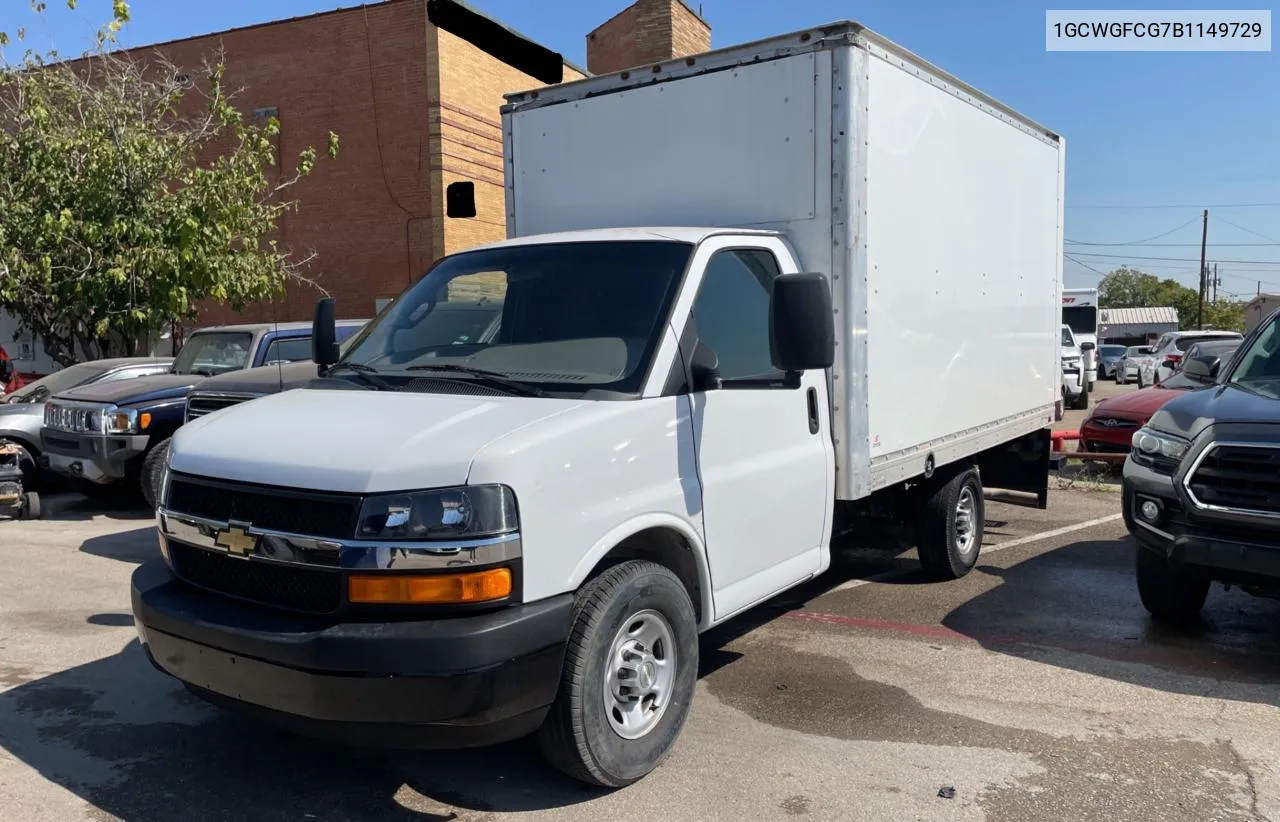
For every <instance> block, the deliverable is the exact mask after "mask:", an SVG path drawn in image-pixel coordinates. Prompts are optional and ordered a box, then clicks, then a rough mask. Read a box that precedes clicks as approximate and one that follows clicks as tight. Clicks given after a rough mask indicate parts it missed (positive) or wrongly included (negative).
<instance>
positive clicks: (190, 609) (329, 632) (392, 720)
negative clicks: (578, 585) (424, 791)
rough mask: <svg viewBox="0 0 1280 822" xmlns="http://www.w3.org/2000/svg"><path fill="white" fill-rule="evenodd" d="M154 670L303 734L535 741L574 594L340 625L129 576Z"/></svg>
mask: <svg viewBox="0 0 1280 822" xmlns="http://www.w3.org/2000/svg"><path fill="white" fill-rule="evenodd" d="M132 598H133V614H134V622H135V624H136V626H137V629H138V634H139V637H140V638H141V640H142V643H143V645H144V646H145V648H146V650H147V654H148V657H149V658H150V660H151V662H152V664H153V665H155V666H156V667H157V668H159V669H160V670H161V671H163V672H164V673H167V674H170V675H171V676H174V677H176V678H177V679H179V680H181V681H182V682H184V683H185V684H186V685H188V686H189V687H190V688H191V689H192V690H194V691H195V692H196V693H197V694H198V695H200V696H202V697H204V698H206V699H208V700H209V701H212V702H214V703H217V704H220V705H223V706H226V707H229V708H232V709H237V710H240V711H242V712H246V713H249V714H252V715H256V716H258V717H260V718H262V719H265V720H267V721H270V722H274V723H275V724H278V725H281V726H284V727H286V728H289V729H291V730H294V731H296V732H299V733H303V734H307V735H310V736H316V737H322V738H327V739H334V740H338V741H343V742H348V743H353V744H360V745H375V746H387V747H408V748H463V747H473V746H478V745H489V744H494V743H497V742H502V741H507V740H510V739H516V738H519V737H522V736H525V735H527V734H529V733H531V732H532V731H534V730H535V729H536V728H537V727H538V726H539V725H540V724H541V723H542V720H543V718H544V717H545V715H546V712H547V709H548V707H549V706H550V704H551V702H552V701H553V700H554V699H555V695H556V692H557V690H558V688H559V683H560V672H561V666H562V663H563V660H564V652H565V644H566V642H567V640H568V635H569V627H570V620H571V609H572V605H573V596H572V595H571V594H564V595H561V596H558V597H553V598H551V599H547V600H543V601H539V602H535V603H529V604H525V605H519V606H512V607H509V608H505V609H502V610H499V611H491V612H486V613H479V614H474V615H466V616H451V617H440V618H433V619H418V620H407V619H399V620H396V621H388V622H369V621H352V622H341V621H337V620H335V619H333V618H325V617H305V616H298V615H293V614H286V613H283V612H280V611H276V610H273V609H268V608H263V607H260V606H256V605H252V604H248V603H243V602H237V601H234V600H229V599H226V598H224V597H220V596H217V595H214V594H209V593H205V592H203V591H200V590H197V589H195V588H192V587H190V586H189V585H186V584H185V583H183V582H181V581H179V580H178V579H176V578H175V577H174V576H173V574H172V573H171V572H170V570H169V569H168V567H167V566H165V564H164V563H163V562H162V561H160V560H155V561H152V562H149V563H147V564H144V565H142V566H139V567H138V568H137V569H136V570H135V571H134V574H133V579H132Z"/></svg>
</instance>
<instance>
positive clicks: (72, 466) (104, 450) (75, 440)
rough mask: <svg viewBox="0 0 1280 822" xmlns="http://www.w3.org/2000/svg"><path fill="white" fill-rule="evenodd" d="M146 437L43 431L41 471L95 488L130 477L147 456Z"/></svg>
mask: <svg viewBox="0 0 1280 822" xmlns="http://www.w3.org/2000/svg"><path fill="white" fill-rule="evenodd" d="M150 439H151V438H150V436H149V435H147V434H110V435H103V434H73V433H69V432H66V431H57V430H50V429H45V430H44V431H42V432H41V434H40V445H41V452H42V453H41V455H40V462H41V465H42V467H44V468H45V469H47V470H50V471H52V472H54V473H55V474H61V475H62V476H66V477H73V478H75V479H85V480H88V481H89V482H93V483H96V484H98V485H108V484H110V483H113V482H120V481H121V480H124V479H126V478H128V477H129V475H130V472H131V471H133V470H134V469H135V467H136V465H137V461H138V460H140V459H141V458H142V456H143V455H144V454H146V452H147V443H148V442H149V441H150Z"/></svg>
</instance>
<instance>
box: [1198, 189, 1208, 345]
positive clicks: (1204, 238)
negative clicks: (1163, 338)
mask: <svg viewBox="0 0 1280 822" xmlns="http://www.w3.org/2000/svg"><path fill="white" fill-rule="evenodd" d="M1208 243H1209V209H1207V208H1206V209H1205V210H1204V228H1202V229H1201V231H1200V303H1199V305H1198V306H1197V307H1196V328H1204V286H1205V282H1204V281H1205V275H1206V274H1207V273H1208V272H1207V271H1206V266H1205V262H1204V250H1205V246H1206V245H1208Z"/></svg>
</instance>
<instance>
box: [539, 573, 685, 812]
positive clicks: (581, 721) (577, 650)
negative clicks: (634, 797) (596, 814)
mask: <svg viewBox="0 0 1280 822" xmlns="http://www.w3.org/2000/svg"><path fill="white" fill-rule="evenodd" d="M664 624H665V630H666V633H665V635H664V634H663V625H664ZM637 626H639V631H640V636H641V637H643V636H644V635H646V634H648V635H649V636H650V637H654V638H659V639H658V641H657V642H654V641H653V640H650V642H649V645H648V646H647V649H648V650H650V651H651V652H652V654H651V655H649V656H647V657H645V658H644V659H643V661H642V662H641V663H640V664H641V665H644V664H646V663H652V664H651V665H649V667H648V668H647V670H648V671H649V672H650V675H652V676H655V677H656V678H657V681H661V680H662V678H663V676H664V674H663V670H664V669H663V667H662V662H661V660H662V659H666V660H667V661H668V662H669V663H670V664H671V668H672V670H671V671H670V673H668V674H666V675H665V676H666V677H667V679H666V682H667V688H666V691H667V693H668V694H669V695H670V698H669V699H668V701H667V702H666V703H665V705H664V706H663V707H661V708H660V709H658V710H657V711H656V713H654V712H652V710H651V711H650V712H648V715H647V716H646V715H645V713H646V712H644V711H639V712H637V713H635V714H628V715H627V716H629V717H630V718H631V719H632V720H634V721H633V722H632V723H631V724H630V728H631V730H630V732H631V733H635V732H639V733H640V735H639V736H637V737H634V738H626V737H624V736H623V733H625V732H627V728H626V726H625V724H623V725H619V724H618V719H619V718H624V719H625V717H624V716H623V714H622V712H621V711H620V710H618V709H617V706H618V705H619V704H620V703H619V702H617V701H615V700H616V697H614V696H613V693H614V692H613V690H612V689H610V686H609V684H608V682H609V676H608V673H609V670H612V669H613V668H614V667H615V666H614V665H611V664H610V660H612V659H621V658H622V648H623V647H626V645H628V644H632V645H633V647H636V646H635V645H634V644H633V643H634V640H632V641H628V638H627V637H626V636H625V635H624V633H625V630H626V629H627V628H628V627H633V628H634V627H637ZM638 647H640V648H642V649H645V648H646V646H645V645H644V643H643V641H642V642H641V643H640V645H639V646H638ZM672 651H674V653H672ZM633 658H634V657H633ZM639 675H640V674H639V673H638V669H632V675H631V679H634V678H635V677H637V676H639ZM697 676H698V624H697V618H696V616H695V614H694V610H693V603H692V602H691V601H690V600H689V594H688V592H687V591H685V588H684V585H683V584H681V582H680V580H679V579H678V578H676V576H675V574H673V573H671V571H669V570H667V569H666V568H664V567H662V566H661V565H658V564H656V563H653V562H647V561H643V560H629V561H627V562H623V563H621V564H619V565H615V566H613V567H611V568H609V569H608V570H606V571H604V572H603V573H602V574H600V575H599V576H597V577H595V578H594V579H591V580H589V581H588V582H587V583H586V584H584V585H583V586H582V588H581V589H579V591H578V594H577V598H576V599H575V601H574V606H573V623H572V629H571V631H570V634H569V643H568V648H567V650H566V653H565V661H564V669H563V671H562V673H561V679H560V689H559V692H558V693H557V695H556V699H555V702H554V703H552V705H551V710H550V712H549V713H548V714H547V718H546V720H545V721H544V722H543V724H542V727H541V728H540V729H539V731H538V742H539V745H540V746H541V748H542V752H543V754H544V755H545V756H546V757H547V759H548V760H549V761H550V762H551V764H552V765H554V766H555V767H556V768H558V769H559V770H561V771H563V772H564V773H565V774H567V775H569V776H571V777H573V778H574V779H577V780H579V781H581V782H585V783H587V784H590V785H596V786H599V787H604V788H621V787H624V786H626V785H630V784H631V783H633V782H636V781H637V780H639V779H640V778H642V777H643V776H645V775H646V774H648V773H649V772H650V771H652V770H653V769H654V768H656V767H658V765H660V764H661V763H662V761H663V760H664V759H665V758H666V756H667V754H668V753H669V752H670V751H671V748H672V746H673V745H674V744H675V741H676V738H677V737H678V736H679V735H680V730H681V729H682V728H683V727H684V723H685V719H686V717H687V716H688V714H689V707H690V705H691V704H692V701H693V693H694V686H695V684H696V683H697ZM617 681H620V682H626V681H629V680H628V679H619V680H617ZM629 704H635V705H638V706H641V705H644V704H646V698H645V697H642V698H641V699H640V700H639V701H634V700H633V701H632V702H631V703H629ZM648 704H652V703H648ZM618 728H621V729H622V730H618Z"/></svg>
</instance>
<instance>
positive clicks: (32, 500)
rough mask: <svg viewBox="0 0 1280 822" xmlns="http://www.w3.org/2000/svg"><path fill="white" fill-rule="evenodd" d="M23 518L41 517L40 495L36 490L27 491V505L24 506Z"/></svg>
mask: <svg viewBox="0 0 1280 822" xmlns="http://www.w3.org/2000/svg"><path fill="white" fill-rule="evenodd" d="M22 518H23V519H40V495H39V494H37V493H36V492H35V491H28V492H27V499H26V505H24V506H23V507H22Z"/></svg>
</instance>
